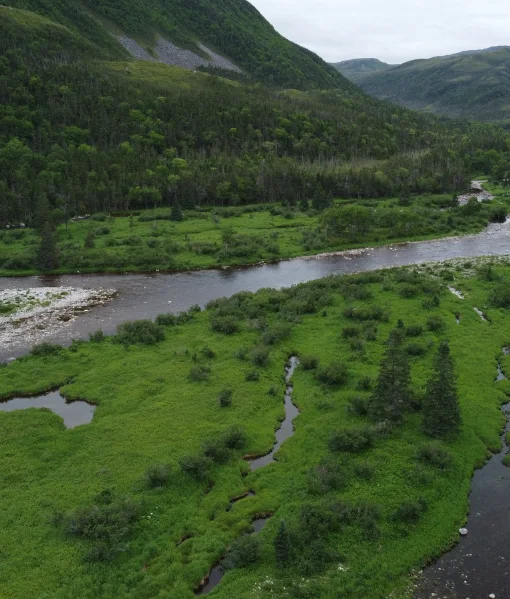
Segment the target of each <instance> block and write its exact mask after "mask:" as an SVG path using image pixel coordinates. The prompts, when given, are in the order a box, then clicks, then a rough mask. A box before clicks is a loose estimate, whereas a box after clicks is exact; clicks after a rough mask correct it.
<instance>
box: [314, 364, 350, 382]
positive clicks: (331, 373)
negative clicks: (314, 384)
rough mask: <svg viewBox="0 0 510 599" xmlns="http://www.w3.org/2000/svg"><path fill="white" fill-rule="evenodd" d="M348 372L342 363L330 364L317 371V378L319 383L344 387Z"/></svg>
mask: <svg viewBox="0 0 510 599" xmlns="http://www.w3.org/2000/svg"><path fill="white" fill-rule="evenodd" d="M348 376H349V371H348V369H347V366H346V365H345V364H344V363H343V362H331V363H330V364H328V365H327V366H323V367H322V368H319V369H318V370H317V378H318V379H319V381H321V383H325V384H326V385H331V386H340V385H344V384H345V383H346V382H347V378H348Z"/></svg>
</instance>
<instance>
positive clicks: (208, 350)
mask: <svg viewBox="0 0 510 599" xmlns="http://www.w3.org/2000/svg"><path fill="white" fill-rule="evenodd" d="M200 353H201V354H202V355H203V356H204V357H206V358H209V359H210V360H212V359H213V358H215V357H216V352H215V351H214V350H212V349H211V348H210V347H208V346H207V345H206V346H204V347H203V348H202V349H201V350H200Z"/></svg>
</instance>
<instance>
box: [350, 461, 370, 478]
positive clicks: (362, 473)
mask: <svg viewBox="0 0 510 599" xmlns="http://www.w3.org/2000/svg"><path fill="white" fill-rule="evenodd" d="M354 474H355V475H356V476H357V477H358V478H362V479H363V480H372V479H373V478H374V477H375V466H374V465H373V464H371V463H370V462H366V461H364V462H358V463H357V464H355V465H354Z"/></svg>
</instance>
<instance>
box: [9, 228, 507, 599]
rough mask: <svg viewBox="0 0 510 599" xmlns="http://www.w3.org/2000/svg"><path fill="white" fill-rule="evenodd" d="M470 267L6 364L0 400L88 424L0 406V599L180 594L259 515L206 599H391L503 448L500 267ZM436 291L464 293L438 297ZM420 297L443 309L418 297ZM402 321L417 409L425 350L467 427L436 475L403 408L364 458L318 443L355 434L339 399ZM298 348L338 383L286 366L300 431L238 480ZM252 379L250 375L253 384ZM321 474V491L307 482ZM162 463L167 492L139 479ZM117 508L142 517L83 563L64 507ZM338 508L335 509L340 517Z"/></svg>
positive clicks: (264, 441)
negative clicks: (369, 315) (240, 562)
mask: <svg viewBox="0 0 510 599" xmlns="http://www.w3.org/2000/svg"><path fill="white" fill-rule="evenodd" d="M184 224H186V223H184ZM183 226H184V225H183ZM475 266H476V264H475V263H468V262H462V261H461V262H460V263H459V262H457V263H456V264H455V265H452V266H447V267H446V269H445V270H446V271H447V273H449V274H446V273H444V272H443V273H442V275H443V276H444V278H441V279H431V278H430V275H429V274H428V273H429V272H437V269H433V268H430V269H428V268H427V267H424V268H423V269H421V274H418V275H413V271H411V270H407V271H401V270H397V271H384V272H380V273H370V274H367V275H358V276H356V277H343V278H342V277H336V278H329V279H324V280H321V281H316V282H313V283H308V284H305V285H300V286H297V287H293V288H292V289H290V290H283V291H272V290H262V291H260V292H259V293H256V294H249V293H243V294H239V295H238V296H234V298H233V299H232V300H230V301H221V300H220V301H218V302H215V303H214V304H213V305H212V306H210V307H209V308H208V309H207V310H205V311H203V312H191V313H189V314H188V316H183V317H180V319H179V320H178V321H177V322H176V323H174V324H173V326H165V327H164V334H165V339H164V340H160V341H159V342H157V343H155V344H154V345H143V344H130V343H129V339H127V338H125V341H126V342H125V343H118V342H117V343H116V342H115V339H112V338H106V339H104V340H101V338H100V336H98V338H97V340H96V341H95V342H87V343H85V342H77V343H74V344H73V345H72V346H71V348H70V349H62V350H60V351H58V352H57V353H56V354H55V355H52V354H51V353H50V352H51V350H47V351H46V353H47V355H45V356H44V355H43V356H29V357H27V358H23V359H20V360H17V361H15V362H14V363H12V364H10V365H8V366H4V367H1V368H0V397H8V396H12V395H18V396H19V395H26V394H32V393H37V392H41V391H43V390H46V389H51V388H57V387H59V386H62V393H63V394H64V395H66V396H67V397H69V398H71V399H77V398H81V399H86V400H88V401H91V402H94V403H96V404H97V405H98V407H97V410H96V412H95V415H94V420H93V421H92V423H91V424H88V425H84V426H81V427H77V428H75V429H72V430H65V429H64V427H63V424H62V422H61V420H60V419H59V418H58V417H57V416H55V415H54V414H52V413H51V412H46V411H42V410H28V411H21V412H12V413H1V412H0V429H1V430H2V435H1V436H0V486H1V488H2V494H1V495H0V548H1V563H2V567H1V568H0V597H2V599H25V598H26V597H33V598H38V599H43V598H44V599H47V598H48V599H49V598H50V597H51V599H71V598H76V597H79V598H80V599H88V598H90V599H92V598H93V599H114V598H115V599H119V598H131V599H145V598H147V599H149V598H150V599H153V598H156V597H157V598H159V599H187V598H189V599H191V598H192V597H193V596H194V595H193V589H194V588H195V587H196V586H197V585H198V584H199V582H200V581H201V579H202V578H203V577H204V576H205V575H206V574H207V573H208V572H209V570H210V568H211V566H212V565H213V564H215V563H217V561H218V560H219V559H220V558H222V556H224V555H225V553H226V551H227V548H228V546H229V545H231V544H232V543H233V542H234V541H235V539H236V538H238V537H240V536H241V535H243V533H244V532H246V531H247V530H249V528H250V522H251V521H252V519H253V518H254V517H256V516H257V515H259V514H267V513H270V514H273V517H272V518H271V519H270V520H269V521H268V523H267V525H266V527H265V528H264V530H263V531H262V532H261V533H259V535H258V536H257V540H258V542H259V549H260V554H259V556H258V559H257V560H255V563H253V564H251V565H249V566H247V567H237V568H234V569H232V570H230V571H229V572H228V573H227V574H226V576H225V577H224V579H223V581H222V582H221V584H220V585H219V586H218V587H217V588H216V589H215V590H214V591H213V592H211V595H210V596H211V597H215V598H218V599H231V598H232V597H236V598H239V599H258V598H261V599H266V598H267V599H269V598H270V597H271V598H281V599H283V598H292V599H294V598H312V597H313V598H323V599H339V598H340V597H341V598H342V599H355V598H359V597H361V596H363V597H366V598H367V599H382V598H383V597H386V596H387V595H388V594H389V593H390V592H392V591H393V592H394V595H392V597H403V596H404V594H405V589H406V587H407V585H408V583H409V577H410V575H411V574H412V572H413V571H415V570H416V569H418V568H420V567H421V566H423V564H424V563H425V562H427V561H428V560H430V559H431V558H433V557H434V556H437V555H438V554H440V553H441V551H442V550H444V549H445V548H446V547H448V546H449V545H450V544H452V543H453V542H454V541H455V539H456V538H457V536H458V534H457V529H458V528H459V526H460V525H461V524H462V523H463V521H464V518H465V515H466V512H467V505H468V504H467V497H468V492H469V484H470V478H471V474H472V472H473V469H474V468H475V467H476V466H480V465H481V464H482V462H483V461H484V459H485V458H486V456H487V454H488V450H489V449H492V450H496V449H498V447H500V440H499V433H500V430H501V426H502V414H501V411H500V406H501V404H502V403H504V402H505V401H506V395H505V393H510V383H509V382H508V381H502V382H498V383H495V382H494V381H495V377H496V372H497V360H498V358H499V359H500V360H501V363H502V365H503V369H504V370H505V371H506V372H507V373H509V372H510V356H508V355H502V348H503V347H504V346H506V345H510V333H509V331H510V312H509V311H508V310H505V309H501V308H495V307H494V306H492V305H491V304H490V302H489V300H488V297H489V293H490V292H491V290H492V289H495V288H498V286H501V284H502V281H509V280H510V266H509V265H506V266H505V265H504V264H502V263H495V265H494V267H493V268H492V270H491V271H490V276H487V272H488V270H487V268H485V269H483V270H482V271H481V272H480V273H478V271H477V269H476V268H475ZM452 276H453V278H454V281H453V283H452V281H451V280H449V279H451V278H452ZM487 278H489V279H490V280H489V281H488V280H486V279H487ZM447 279H448V284H453V285H455V287H456V288H458V289H460V290H461V291H462V292H463V293H464V294H465V299H464V300H461V299H459V298H457V297H456V296H455V295H453V294H452V293H450V292H449V291H448V290H447V289H446V287H445V285H446V283H445V282H444V281H446V280H447ZM435 295H437V296H438V297H439V300H440V301H439V305H437V301H434V302H431V298H433V297H434V296H435ZM371 306H372V307H374V306H375V307H379V308H382V310H380V311H379V312H377V310H373V314H374V315H375V314H377V318H376V319H372V320H369V321H361V320H358V319H357V317H356V316H354V317H353V314H357V313H359V311H362V310H368V309H369V308H370V307H371ZM475 306H476V307H479V308H480V309H482V310H483V311H484V313H485V314H486V315H487V316H488V318H489V319H490V322H485V321H483V320H482V319H481V318H480V317H479V316H478V315H477V314H476V313H475V311H474V310H473V307H475ZM349 307H350V308H356V310H355V311H354V312H352V311H350V312H346V309H347V308H349ZM458 313H460V314H461V320H460V325H457V324H456V318H455V315H456V314H458ZM431 317H439V318H440V319H442V322H443V325H442V326H441V328H440V329H438V330H435V331H432V330H429V329H430V328H434V327H429V326H428V324H427V323H429V320H430V318H431ZM399 318H402V319H403V320H404V322H405V325H406V326H408V327H409V326H411V325H421V326H422V328H423V330H422V331H421V332H420V331H419V329H415V334H416V333H418V335H417V336H415V337H412V338H411V337H410V338H409V340H408V341H407V342H406V343H407V345H414V349H413V350H409V351H410V352H411V353H412V356H411V362H412V377H413V387H414V390H415V394H416V399H417V407H418V404H419V400H420V397H421V395H422V393H423V390H424V384H425V381H426V379H427V377H428V375H429V373H430V369H431V362H432V356H433V354H434V351H435V349H436V348H437V346H438V342H439V340H441V339H448V340H449V342H450V346H451V350H452V355H453V357H454V360H455V364H456V370H457V374H458V388H459V396H460V402H461V408H462V417H463V422H464V424H463V427H462V431H461V434H460V435H459V436H458V438H456V439H454V440H452V441H449V442H444V443H441V444H440V445H441V447H442V448H443V449H444V450H445V451H446V452H447V453H448V455H449V456H450V459H451V464H450V465H449V466H448V467H446V468H445V469H444V470H443V469H439V468H437V467H435V466H433V465H430V464H425V463H423V462H421V461H419V460H418V459H417V452H418V451H419V450H420V448H422V447H423V446H424V445H426V444H427V443H428V442H429V440H428V439H427V438H426V437H425V436H424V435H423V434H422V433H421V432H420V421H421V414H420V411H419V410H418V409H417V411H415V412H412V413H409V414H407V415H406V417H405V423H404V424H403V425H401V426H398V427H395V428H393V429H391V430H389V431H386V432H384V431H379V433H378V434H377V435H376V439H375V443H374V445H373V447H369V448H367V449H365V450H364V451H361V452H359V453H356V452H350V451H345V452H332V451H331V450H330V449H329V446H328V440H329V438H330V434H331V432H332V431H334V430H336V429H339V428H342V427H355V428H359V427H364V426H365V425H367V424H368V420H367V417H365V416H360V415H356V414H354V413H353V412H352V410H349V409H348V406H349V405H350V401H349V400H350V399H351V398H352V397H353V396H360V397H362V398H363V397H364V398H366V397H368V395H369V393H370V391H368V390H367V387H369V385H370V381H368V382H367V380H366V377H369V378H370V380H373V379H374V377H375V376H376V375H377V372H378V366H379V362H380V359H381V356H382V353H383V351H384V347H385V345H384V341H385V340H386V339H387V337H388V333H389V331H390V330H391V328H393V327H394V326H395V325H396V323H397V320H398V319H399ZM232 322H234V323H235V326H232ZM228 323H230V325H229V326H227V325H228ZM213 329H216V330H213ZM219 330H223V331H229V332H231V333H232V334H223V333H221V332H217V331H219ZM236 331H237V332H236ZM349 331H350V332H349ZM416 347H418V348H419V351H418V350H416ZM293 354H295V355H299V356H301V358H302V360H303V359H304V358H303V357H304V356H315V357H317V358H318V359H319V360H320V365H321V366H327V365H328V364H331V363H333V362H335V361H341V362H342V363H344V364H345V365H346V366H347V370H348V378H347V381H346V382H345V384H342V385H338V386H334V385H329V384H326V383H321V382H320V381H319V380H318V378H317V376H316V371H315V370H313V369H311V370H305V369H303V367H298V369H297V371H296V372H295V374H294V401H295V402H296V404H297V405H298V407H299V408H300V410H301V414H300V415H299V417H298V418H297V419H296V420H295V429H296V430H295V434H294V436H293V437H292V438H290V439H289V440H287V441H286V442H285V443H284V445H283V446H282V448H281V450H280V451H279V453H278V454H277V462H276V463H274V464H271V465H269V466H267V467H265V468H262V469H260V470H258V471H256V472H253V473H250V472H249V467H248V464H247V463H246V462H245V461H242V460H241V459H240V458H241V457H242V456H243V455H245V454H258V453H263V452H264V451H267V450H268V449H269V448H270V447H271V446H272V443H273V439H274V430H275V428H276V427H277V426H278V425H277V423H278V420H279V419H281V418H282V417H283V403H282V400H283V394H284V380H283V374H284V371H283V368H284V365H285V363H286V361H287V359H288V357H289V356H290V355H293ZM261 356H262V357H261ZM264 356H266V357H265V358H264ZM266 358H267V359H266ZM304 360H305V361H306V359H304ZM253 371H255V372H257V373H258V377H259V378H258V379H257V377H256V376H253V375H252V376H251V378H252V379H255V380H251V381H248V380H247V378H249V377H247V376H246V375H247V374H249V373H253ZM199 379H203V380H199ZM225 389H231V390H232V391H233V395H232V405H231V406H230V407H220V405H219V403H218V400H217V397H218V394H219V393H220V392H221V391H222V390H225ZM234 425H238V426H241V427H243V429H244V431H245V433H246V440H245V442H244V444H242V447H239V448H238V449H235V450H232V451H231V452H230V453H229V454H227V455H226V456H223V459H220V458H221V456H218V455H216V456H215V459H216V461H214V462H212V463H210V465H209V466H208V468H209V469H208V470H207V474H206V475H205V476H204V478H203V479H201V480H195V479H194V478H193V477H192V476H191V475H190V474H189V470H186V469H185V470H186V471H185V470H183V468H182V464H181V465H180V463H179V460H180V459H181V458H182V457H183V456H185V455H188V456H189V455H191V456H199V455H203V453H202V452H203V451H204V446H203V444H204V443H206V444H207V446H208V447H209V452H210V447H211V445H212V446H214V442H215V441H217V440H218V439H221V438H222V435H224V434H225V431H226V430H227V429H229V427H231V426H234ZM213 455H215V454H213ZM319 463H322V464H326V472H329V473H333V474H334V476H333V477H332V480H327V477H326V479H324V480H323V479H321V478H320V476H321V474H320V471H319V470H320V469H319V470H318V469H317V466H318V464H319ZM157 465H169V468H170V469H169V474H168V477H167V478H168V480H167V478H166V477H163V478H164V480H163V481H162V486H161V487H156V488H151V487H150V485H148V484H147V482H146V478H145V475H146V472H147V469H149V468H151V467H154V466H157ZM318 483H320V485H319V487H320V488H319V489H318V488H317V484H318ZM247 490H253V491H255V493H256V494H255V495H254V496H250V497H247V498H246V499H244V500H242V501H239V502H237V503H236V504H235V505H233V507H232V509H231V510H230V511H227V508H228V505H229V499H231V498H233V497H236V496H239V495H241V494H242V493H243V492H246V491H247ZM110 495H111V496H112V497H113V503H111V504H109V503H108V502H109V501H110V500H105V497H107V498H108V497H109V496H110ZM125 496H128V497H129V498H130V500H129V501H131V502H134V504H136V505H137V506H138V505H139V506H141V507H139V508H137V509H139V510H140V512H138V516H139V517H138V518H136V519H135V521H134V522H133V523H132V524H130V525H129V526H126V527H125V528H122V530H120V531H119V530H117V529H115V531H116V533H118V534H119V538H120V540H119V541H118V543H117V542H115V543H114V545H115V547H117V548H118V549H121V550H120V551H119V552H118V554H116V555H115V556H110V557H113V559H111V560H109V561H106V560H103V561H101V560H99V561H97V560H96V561H91V553H92V554H94V546H95V544H97V543H96V541H95V540H90V539H89V540H86V539H85V540H84V539H83V538H80V536H79V535H78V534H72V531H71V530H70V529H69V527H68V528H67V530H68V534H66V533H65V532H64V529H65V526H64V527H63V526H62V524H61V523H62V522H68V520H67V519H66V516H65V514H69V513H70V512H73V511H74V510H77V509H81V508H87V507H88V506H91V505H95V506H96V507H95V508H94V510H99V511H100V510H101V509H104V507H101V506H103V504H105V503H106V504H109V505H112V506H113V508H112V509H114V510H117V511H118V512H119V513H123V510H124V511H126V510H127V508H126V507H125V506H124V504H121V503H120V498H122V497H125ZM116 502H119V503H116ZM406 502H407V503H409V502H415V503H416V502H419V504H420V505H422V506H424V507H426V509H425V511H423V513H421V515H420V516H419V518H418V519H417V521H416V522H414V523H409V522H405V521H400V520H399V519H398V518H397V517H396V516H395V514H396V513H399V512H398V510H399V508H401V507H402V506H403V505H405V504H406ZM123 506H124V507H123ZM339 513H342V514H344V515H345V514H350V516H349V517H347V516H345V518H344V519H343V520H342V522H341V523H338V522H337V520H336V519H335V517H334V514H337V515H338V514H339ZM62 514H64V516H62ZM282 519H283V520H285V522H286V524H287V527H288V530H289V531H290V534H291V535H292V546H293V551H292V561H291V563H290V564H289V565H288V566H287V567H285V568H277V567H276V566H275V556H274V548H273V541H274V538H275V535H276V532H277V529H278V527H279V524H280V522H281V520H282ZM103 524H104V526H105V527H106V528H108V527H109V526H113V527H114V525H113V524H112V523H111V522H109V523H108V522H106V523H104V522H103V523H102V524H101V526H102V525H103ZM101 526H99V528H101ZM119 526H120V525H119ZM96 533H97V529H96ZM100 533H101V531H99V533H97V534H98V535H99V534H100ZM318 533H319V536H320V539H317V538H316V536H314V535H317V534H318ZM188 536H189V537H190V538H189V539H188V540H186V541H184V542H182V543H181V544H178V543H179V541H180V540H181V539H182V538H184V537H188ZM87 556H88V558H87ZM96 557H97V556H96Z"/></svg>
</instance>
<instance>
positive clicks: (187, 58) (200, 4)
mask: <svg viewBox="0 0 510 599" xmlns="http://www.w3.org/2000/svg"><path fill="white" fill-rule="evenodd" d="M5 4H7V5H9V6H12V7H14V8H19V9H25V10H29V11H32V12H35V13H37V14H39V15H41V16H44V17H47V18H48V19H50V20H51V21H53V22H56V23H59V24H61V25H64V26H66V27H67V28H68V29H69V30H70V31H72V32H73V33H74V34H76V35H78V36H80V37H83V38H85V39H86V40H88V41H89V42H90V43H92V44H93V45H95V46H96V47H97V48H99V49H100V51H101V52H102V54H103V56H104V57H110V58H125V57H127V56H128V55H132V56H134V57H136V58H139V59H145V60H150V61H153V60H160V61H162V62H165V63H167V64H172V65H177V66H182V67H188V68H197V67H199V66H202V67H204V66H206V67H207V66H216V67H220V68H226V69H228V70H234V71H240V70H241V71H243V72H245V73H246V74H248V75H249V76H250V77H252V78H254V79H256V80H258V81H263V82H264V83H268V84H274V85H277V86H280V87H295V88H298V89H310V88H321V89H332V88H336V87H346V86H348V85H349V83H348V82H347V81H345V79H344V78H343V77H342V76H341V75H340V74H339V73H338V72H337V71H336V70H335V69H334V68H333V67H332V66H330V65H329V64H327V63H326V62H325V61H323V60H322V59H321V58H319V57H318V56H317V55H316V54H314V53H313V52H310V51H308V50H306V49H305V48H301V47H300V46H298V45H296V44H294V43H292V42H290V41H288V40H286V39H285V38H283V37H282V36H281V35H279V34H278V33H277V32H276V31H275V29H274V28H273V27H272V26H271V25H270V23H268V22H267V21H266V20H265V19H264V18H263V17H262V15H261V14H260V13H259V12H258V11H257V10H256V9H255V8H254V7H253V6H252V5H251V4H249V3H248V2H246V1H245V0H222V1H221V2H215V1H214V0H144V2H140V1H138V0H122V2H119V1H116V0H66V1H62V2H55V1H54V0H6V3H5Z"/></svg>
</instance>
